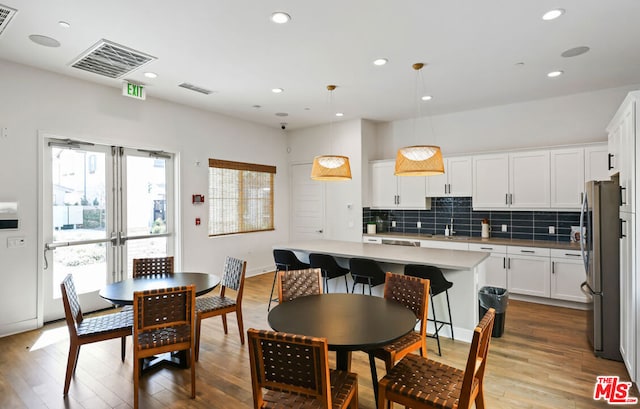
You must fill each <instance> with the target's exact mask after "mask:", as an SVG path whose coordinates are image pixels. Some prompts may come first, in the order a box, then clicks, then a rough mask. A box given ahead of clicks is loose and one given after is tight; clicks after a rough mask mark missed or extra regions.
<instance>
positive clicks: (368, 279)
mask: <svg viewBox="0 0 640 409" xmlns="http://www.w3.org/2000/svg"><path fill="white" fill-rule="evenodd" d="M367 281H369V295H371V277H367ZM362 294H364V285H363V286H362Z"/></svg>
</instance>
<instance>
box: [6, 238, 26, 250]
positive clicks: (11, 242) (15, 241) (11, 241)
mask: <svg viewBox="0 0 640 409" xmlns="http://www.w3.org/2000/svg"><path fill="white" fill-rule="evenodd" d="M26 245H27V239H25V238H24V237H7V248H10V249H14V248H17V247H24V246H26Z"/></svg>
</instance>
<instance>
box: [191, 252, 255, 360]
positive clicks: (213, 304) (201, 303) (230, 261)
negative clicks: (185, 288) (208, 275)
mask: <svg viewBox="0 0 640 409" xmlns="http://www.w3.org/2000/svg"><path fill="white" fill-rule="evenodd" d="M246 270H247V262H246V261H244V260H240V259H237V258H233V257H227V258H226V259H225V262H224V272H223V274H222V280H221V281H220V294H219V295H215V296H213V297H198V298H196V361H197V360H198V358H199V355H200V330H201V327H202V320H203V319H205V318H210V317H216V316H218V315H220V316H222V327H223V329H224V333H225V334H227V333H228V331H227V314H230V313H232V312H235V313H236V319H237V321H238V330H239V331H240V343H241V344H242V345H244V325H243V323H242V293H243V291H244V275H245V272H246ZM227 289H231V290H233V291H235V294H236V295H235V298H230V297H227V296H226V292H227Z"/></svg>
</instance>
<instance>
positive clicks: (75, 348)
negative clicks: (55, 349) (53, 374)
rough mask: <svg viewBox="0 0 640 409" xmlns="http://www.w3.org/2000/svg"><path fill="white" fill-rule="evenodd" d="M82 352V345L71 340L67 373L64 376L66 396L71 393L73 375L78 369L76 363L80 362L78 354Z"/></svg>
mask: <svg viewBox="0 0 640 409" xmlns="http://www.w3.org/2000/svg"><path fill="white" fill-rule="evenodd" d="M79 354H80V345H78V344H76V343H75V342H73V341H71V340H70V341H69V357H68V358H67V374H66V375H65V378H64V393H63V394H64V396H67V393H69V386H70V385H71V377H72V376H73V374H74V373H75V371H76V363H77V362H78V355H79Z"/></svg>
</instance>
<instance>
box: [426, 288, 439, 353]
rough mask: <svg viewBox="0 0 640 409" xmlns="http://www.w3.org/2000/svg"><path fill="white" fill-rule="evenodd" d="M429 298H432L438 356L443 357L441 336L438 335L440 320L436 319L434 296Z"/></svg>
mask: <svg viewBox="0 0 640 409" xmlns="http://www.w3.org/2000/svg"><path fill="white" fill-rule="evenodd" d="M429 297H431V314H433V324H434V326H435V328H436V332H435V338H436V342H437V343H438V355H439V356H442V351H441V350H440V334H438V319H437V318H436V308H435V305H434V304H433V295H431V294H429Z"/></svg>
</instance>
